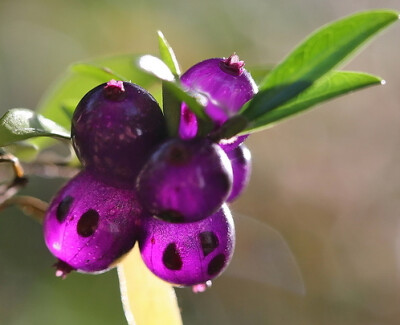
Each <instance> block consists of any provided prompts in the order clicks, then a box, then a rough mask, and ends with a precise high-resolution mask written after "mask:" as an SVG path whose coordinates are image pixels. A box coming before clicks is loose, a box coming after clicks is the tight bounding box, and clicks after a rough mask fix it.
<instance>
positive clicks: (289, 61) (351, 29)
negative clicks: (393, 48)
mask: <svg viewBox="0 0 400 325" xmlns="http://www.w3.org/2000/svg"><path fill="white" fill-rule="evenodd" d="M398 18H399V13H398V12H396V11H391V10H373V11H366V12H361V13H357V14H354V15H351V16H349V17H346V18H344V19H341V20H338V21H335V22H333V23H330V24H328V25H326V26H324V27H322V28H321V29H319V30H317V31H316V32H315V33H313V34H312V35H311V36H310V37H309V38H307V39H306V40H305V41H304V42H303V43H301V44H300V45H299V46H298V47H297V48H296V49H295V50H294V51H293V52H291V53H290V54H289V55H288V56H287V58H286V59H285V60H283V62H281V63H280V64H279V65H278V66H277V67H275V69H273V70H272V71H271V73H269V74H268V75H267V77H266V78H265V80H264V81H263V82H261V84H260V85H259V89H260V92H259V93H258V94H257V95H256V96H255V97H254V99H253V100H252V101H250V102H248V103H247V104H246V105H244V107H243V108H242V110H241V112H242V114H243V115H245V116H246V117H247V119H248V120H249V121H252V120H254V119H256V118H258V117H259V116H261V115H264V114H265V113H266V112H267V111H268V110H272V109H274V108H276V107H277V106H280V105H282V104H284V103H285V102H286V101H288V100H290V99H291V98H293V97H295V96H297V95H298V94H299V93H301V92H302V91H303V90H305V89H306V88H308V87H310V86H311V85H312V84H313V83H314V81H316V80H317V79H319V78H320V77H322V76H323V75H324V74H326V73H327V72H329V71H330V70H332V69H333V68H335V67H336V66H338V65H339V64H341V63H343V62H344V61H345V60H346V59H348V58H349V57H350V55H351V54H353V53H354V52H355V51H356V50H357V49H359V48H360V47H361V45H363V44H365V43H366V41H368V40H369V39H370V38H371V37H372V36H374V35H375V34H376V33H377V32H379V31H380V30H382V29H383V28H385V27H387V26H388V25H390V24H391V23H393V22H395V21H396V20H398Z"/></svg>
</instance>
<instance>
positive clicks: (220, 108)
mask: <svg viewBox="0 0 400 325" xmlns="http://www.w3.org/2000/svg"><path fill="white" fill-rule="evenodd" d="M243 66H244V62H243V61H239V58H238V56H237V55H232V56H230V57H229V58H227V59H224V58H213V59H208V60H205V61H202V62H199V63H197V64H196V65H194V66H193V67H191V68H190V69H189V70H187V71H186V72H185V73H184V74H183V75H182V76H181V82H182V84H183V86H184V87H185V88H186V89H188V90H189V91H191V92H194V93H196V94H198V95H199V97H200V98H201V99H202V101H203V102H204V103H205V111H206V113H207V115H209V116H210V117H211V119H212V120H213V122H214V123H215V125H216V127H217V128H218V127H219V126H221V125H222V124H223V123H224V122H225V121H226V120H227V119H228V118H230V117H232V116H234V115H236V114H237V113H238V112H239V110H240V108H241V107H242V106H243V105H244V104H245V103H246V102H247V101H249V100H250V99H251V98H253V96H254V95H255V94H256V92H257V86H256V84H255V82H254V80H253V78H252V77H251V75H250V74H249V73H248V72H247V71H246V70H245V69H244V68H243ZM196 131H197V121H196V118H195V117H194V114H193V113H192V112H191V111H190V110H188V108H187V105H186V104H185V103H183V104H182V108H181V124H180V130H179V132H180V136H181V137H182V138H184V139H188V138H190V137H191V136H193V134H195V132H196ZM245 138H246V136H241V137H239V138H237V139H235V140H236V141H235V142H234V141H231V142H234V143H235V144H234V145H231V146H227V147H225V149H229V148H231V149H233V148H235V147H237V146H238V145H239V144H240V143H241V142H243V141H244V139H245ZM223 146H225V144H224V145H223Z"/></svg>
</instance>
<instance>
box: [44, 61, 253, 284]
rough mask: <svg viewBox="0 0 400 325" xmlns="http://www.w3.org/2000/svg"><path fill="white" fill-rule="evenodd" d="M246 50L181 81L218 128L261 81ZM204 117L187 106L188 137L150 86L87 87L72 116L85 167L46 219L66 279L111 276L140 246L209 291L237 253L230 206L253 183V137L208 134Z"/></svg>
mask: <svg viewBox="0 0 400 325" xmlns="http://www.w3.org/2000/svg"><path fill="white" fill-rule="evenodd" d="M243 65H244V63H243V62H242V61H239V59H238V57H237V56H236V55H232V56H231V57H229V58H228V59H218V58H217V59H209V60H206V61H203V62H200V63H198V64H196V65H195V66H193V67H192V68H190V69H189V70H188V71H187V72H186V73H184V74H183V75H182V77H181V82H182V84H183V85H184V87H186V90H187V91H188V92H193V93H196V94H197V95H199V96H202V97H203V99H204V102H205V105H204V109H205V112H206V114H207V115H208V116H209V117H210V118H211V120H212V121H213V122H214V125H215V129H214V130H213V131H215V130H218V128H219V127H220V126H221V125H222V124H223V123H224V122H225V121H226V120H228V119H229V118H230V117H232V116H234V115H235V114H237V112H238V110H239V109H240V108H241V106H242V105H243V104H244V103H246V102H247V101H248V100H250V99H251V98H252V97H253V96H254V94H255V93H256V91H257V87H256V86H255V83H254V81H253V79H252V78H251V76H250V75H249V73H248V72H247V71H246V70H245V69H244V68H243ZM197 129H198V121H197V119H196V116H195V115H194V114H193V113H192V112H191V111H190V109H189V108H188V107H187V106H186V104H185V103H183V104H182V106H181V121H180V125H179V137H176V138H171V137H168V135H167V131H166V121H165V118H164V115H163V114H162V110H161V109H160V107H159V105H158V104H157V102H156V101H155V99H154V98H153V97H152V96H151V95H150V94H149V93H148V92H147V91H146V90H144V89H143V88H141V87H139V86H137V85H135V84H132V83H129V82H122V81H115V80H111V81H109V82H108V83H106V84H102V85H99V86H98V87H96V88H94V89H92V90H91V91H90V92H89V93H87V94H86V95H85V96H84V97H83V99H82V100H81V101H80V103H79V104H78V106H77V108H76V110H75V112H74V115H73V118H72V129H71V130H72V131H71V134H72V142H73V146H74V149H75V151H76V154H77V156H78V158H79V159H80V161H81V163H82V166H83V169H82V171H81V172H80V173H79V174H78V175H77V176H76V177H74V178H73V179H71V180H70V181H69V182H68V183H67V184H66V185H65V186H64V188H63V189H62V190H61V191H60V192H59V193H58V194H57V196H56V197H55V198H54V199H53V201H52V202H51V205H50V208H49V210H48V212H47V214H46V217H45V222H44V237H45V242H46V244H47V246H48V248H49V250H50V251H51V252H52V253H53V254H54V255H55V256H56V257H57V258H58V259H59V261H58V262H57V263H56V268H57V271H56V275H57V276H61V277H65V276H66V275H67V274H68V273H69V272H70V271H72V270H77V271H80V272H88V273H96V272H104V271H105V270H107V269H109V268H111V267H112V266H113V265H115V263H116V261H117V260H118V259H119V258H120V257H122V256H123V255H124V254H125V253H127V252H128V251H129V250H130V249H131V248H132V247H133V246H134V244H135V242H136V241H138V243H139V248H140V252H141V255H142V258H143V261H144V263H145V264H146V265H147V267H148V268H149V269H150V270H151V271H152V272H153V273H154V274H156V275H157V276H158V277H160V278H162V279H164V280H166V281H168V282H170V283H173V284H176V285H184V286H195V288H197V289H196V290H203V289H204V288H205V287H206V285H207V284H209V283H210V282H209V281H210V280H211V279H212V278H214V277H216V276H218V275H219V274H220V273H221V272H222V271H223V270H224V269H225V268H226V266H227V265H228V263H229V261H230V259H231V258H232V254H233V250H234V244H235V229H234V223H233V219H232V216H231V213H230V211H229V209H228V207H227V205H226V203H225V202H231V201H233V200H234V199H236V198H237V197H238V196H239V195H240V194H241V192H242V191H243V189H244V188H245V186H246V185H247V182H248V179H249V175H250V168H251V165H250V164H251V157H250V151H249V150H248V149H247V148H246V147H245V145H244V144H242V142H243V141H244V140H245V138H246V136H240V137H235V138H232V139H229V140H221V141H219V142H217V143H216V141H217V140H215V139H213V138H212V137H209V136H203V137H200V136H198V132H197Z"/></svg>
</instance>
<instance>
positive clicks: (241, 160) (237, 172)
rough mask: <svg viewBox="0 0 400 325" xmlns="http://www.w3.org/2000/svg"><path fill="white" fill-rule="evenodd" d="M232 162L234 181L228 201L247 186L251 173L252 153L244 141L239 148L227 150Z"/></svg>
mask: <svg viewBox="0 0 400 325" xmlns="http://www.w3.org/2000/svg"><path fill="white" fill-rule="evenodd" d="M226 154H227V156H228V158H229V160H230V161H231V164H232V171H233V183H232V191H231V193H230V194H229V197H228V199H227V201H228V202H232V201H233V200H235V199H236V198H237V197H238V196H239V195H240V194H242V192H243V190H244V189H245V188H246V186H247V184H248V183H249V180H250V174H251V153H250V150H249V149H248V148H247V147H246V146H245V145H244V144H243V143H242V144H241V145H240V146H238V147H237V148H235V149H233V150H231V151H227V152H226Z"/></svg>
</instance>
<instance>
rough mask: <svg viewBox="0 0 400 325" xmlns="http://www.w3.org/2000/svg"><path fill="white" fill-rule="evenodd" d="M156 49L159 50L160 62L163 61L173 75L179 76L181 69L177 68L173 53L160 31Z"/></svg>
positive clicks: (177, 64)
mask: <svg viewBox="0 0 400 325" xmlns="http://www.w3.org/2000/svg"><path fill="white" fill-rule="evenodd" d="M158 47H159V50H160V56H161V60H163V61H164V63H165V64H166V65H167V67H168V68H169V69H170V70H171V72H172V73H173V74H174V75H176V76H180V74H181V69H180V68H179V63H178V60H177V59H176V56H175V52H174V50H173V49H172V47H171V46H170V45H169V43H168V41H167V39H166V38H165V36H164V34H163V33H162V32H161V31H158Z"/></svg>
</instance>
